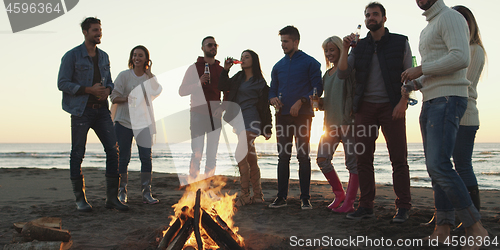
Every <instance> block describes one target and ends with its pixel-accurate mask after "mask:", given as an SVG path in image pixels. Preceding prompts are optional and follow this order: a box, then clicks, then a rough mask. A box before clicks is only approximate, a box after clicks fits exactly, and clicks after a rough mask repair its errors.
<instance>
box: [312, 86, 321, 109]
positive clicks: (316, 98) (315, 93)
mask: <svg viewBox="0 0 500 250" xmlns="http://www.w3.org/2000/svg"><path fill="white" fill-rule="evenodd" d="M312 103H313V110H314V111H318V110H319V96H318V89H317V88H314V89H313V96H312Z"/></svg>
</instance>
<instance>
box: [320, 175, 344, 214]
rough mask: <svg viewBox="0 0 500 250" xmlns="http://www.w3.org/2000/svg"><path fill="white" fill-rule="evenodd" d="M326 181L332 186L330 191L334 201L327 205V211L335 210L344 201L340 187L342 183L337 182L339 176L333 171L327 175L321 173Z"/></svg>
mask: <svg viewBox="0 0 500 250" xmlns="http://www.w3.org/2000/svg"><path fill="white" fill-rule="evenodd" d="M323 174H324V175H325V177H326V179H327V180H328V183H330V185H331V186H332V191H333V193H334V194H335V199H334V200H333V202H332V203H330V205H328V208H329V209H334V208H337V207H338V206H339V205H340V203H342V202H343V201H344V199H345V192H344V188H343V187H342V183H341V182H340V180H339V176H338V175H337V172H336V171H335V169H334V170H332V171H330V172H328V173H323Z"/></svg>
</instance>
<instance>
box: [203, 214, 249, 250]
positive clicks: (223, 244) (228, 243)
mask: <svg viewBox="0 0 500 250" xmlns="http://www.w3.org/2000/svg"><path fill="white" fill-rule="evenodd" d="M201 211H202V214H201V224H202V225H203V229H205V231H206V232H207V234H208V235H209V236H210V238H212V240H213V241H215V243H217V245H218V246H219V247H220V248H222V249H228V250H243V248H242V247H241V246H240V245H239V244H238V242H237V241H236V240H235V239H234V238H233V237H232V234H231V233H232V232H231V233H229V232H228V231H227V230H224V229H223V228H222V227H221V226H220V225H219V224H218V223H217V222H215V221H214V220H213V219H212V217H211V216H210V215H209V214H208V213H207V212H206V211H205V210H203V209H202V210H201ZM229 231H230V230H229ZM233 234H234V233H233Z"/></svg>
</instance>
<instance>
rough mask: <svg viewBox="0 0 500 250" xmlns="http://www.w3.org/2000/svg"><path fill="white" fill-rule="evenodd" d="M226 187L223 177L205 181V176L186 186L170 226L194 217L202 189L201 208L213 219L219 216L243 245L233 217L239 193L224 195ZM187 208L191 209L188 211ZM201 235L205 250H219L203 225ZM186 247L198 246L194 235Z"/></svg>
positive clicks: (174, 206)
mask: <svg viewBox="0 0 500 250" xmlns="http://www.w3.org/2000/svg"><path fill="white" fill-rule="evenodd" d="M225 185H226V178H225V177H223V176H213V177H210V178H208V179H204V177H203V176H200V177H198V178H197V181H194V182H191V184H190V185H188V186H186V192H185V193H184V195H183V196H182V197H181V199H180V200H179V202H178V203H177V204H175V205H173V206H172V207H173V208H174V212H175V215H172V216H170V219H171V221H170V224H173V223H174V222H175V220H176V219H177V218H180V217H181V215H183V214H184V215H188V216H190V217H194V210H193V207H194V205H195V201H196V191H198V189H201V199H200V206H201V208H202V209H204V210H205V211H206V212H207V213H208V214H209V215H210V216H212V218H215V217H216V216H217V215H218V216H219V217H220V218H221V219H222V220H223V221H224V222H226V224H227V226H228V227H229V228H230V229H231V231H233V232H234V234H235V235H236V236H237V237H238V240H237V241H238V242H239V243H240V244H241V245H242V244H243V237H241V235H239V234H238V227H235V226H234V221H233V216H234V214H235V212H236V208H235V206H234V199H235V198H236V196H237V193H236V194H234V195H229V194H227V193H222V191H221V190H222V188H223V187H224V186H225ZM185 207H187V208H189V209H187V210H186V209H185ZM183 208H184V211H183ZM214 220H215V219H214ZM165 233H166V230H165V231H164V232H163V235H165ZM200 233H201V235H202V240H203V247H204V248H205V249H219V248H218V246H217V243H215V242H214V241H213V240H212V239H211V238H210V237H208V234H207V233H206V232H205V230H204V229H203V227H202V226H201V225H200ZM186 246H193V247H196V246H197V244H196V238H195V236H194V233H193V234H191V236H190V237H189V239H188V240H187V241H186Z"/></svg>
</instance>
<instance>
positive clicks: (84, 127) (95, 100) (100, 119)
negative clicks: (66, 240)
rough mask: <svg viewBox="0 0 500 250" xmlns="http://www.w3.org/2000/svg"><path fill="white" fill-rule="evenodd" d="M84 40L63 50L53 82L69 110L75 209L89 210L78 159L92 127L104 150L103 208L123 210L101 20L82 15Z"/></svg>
mask: <svg viewBox="0 0 500 250" xmlns="http://www.w3.org/2000/svg"><path fill="white" fill-rule="evenodd" d="M81 27H82V32H83V35H84V36H85V41H84V42H83V43H82V44H81V45H79V46H77V47H75V48H73V49H71V50H70V51H68V52H66V54H65V55H64V56H63V58H62V60H61V67H60V68H59V76H58V80H57V86H58V88H59V90H60V91H62V92H63V99H62V108H63V110H64V111H66V112H68V113H70V114H71V155H70V178H71V183H72V186H73V193H74V194H75V197H76V205H77V210H78V211H83V212H89V211H92V206H91V205H90V204H89V203H88V202H87V198H86V197H85V179H84V177H83V175H82V161H83V157H84V155H85V145H86V143H87V134H88V132H89V129H91V128H92V129H93V130H94V132H95V133H96V135H97V137H99V140H100V141H101V143H102V145H103V147H104V151H105V152H106V196H107V198H106V208H116V209H118V210H122V211H126V210H128V206H126V205H124V204H122V203H121V202H120V201H119V200H118V197H117V196H118V186H119V184H120V175H119V174H118V146H117V143H116V136H115V131H114V128H113V122H112V121H111V117H110V115H109V108H108V101H107V99H108V96H109V94H110V93H111V91H112V90H113V88H114V84H113V82H112V81H111V73H110V71H109V58H108V54H106V52H104V51H102V50H100V49H98V48H97V44H100V43H101V37H102V30H101V21H100V20H99V19H97V18H93V17H89V18H86V19H85V20H84V21H83V22H82V24H81Z"/></svg>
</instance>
